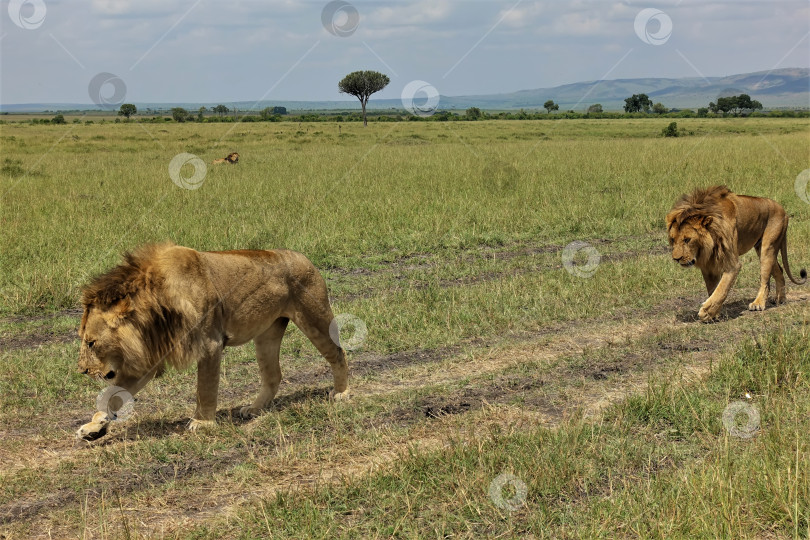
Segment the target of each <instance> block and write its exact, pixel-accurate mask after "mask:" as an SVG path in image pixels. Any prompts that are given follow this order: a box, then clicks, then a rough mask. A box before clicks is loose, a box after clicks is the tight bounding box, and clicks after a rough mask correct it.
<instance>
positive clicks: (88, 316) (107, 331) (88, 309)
mask: <svg viewBox="0 0 810 540" xmlns="http://www.w3.org/2000/svg"><path fill="white" fill-rule="evenodd" d="M122 303H124V301H122V302H119V304H122ZM124 308H125V306H116V307H113V308H110V309H107V310H102V309H100V308H98V307H95V306H85V311H84V316H83V317H82V324H81V327H80V328H79V337H80V338H81V340H82V342H81V345H80V348H79V371H81V372H82V373H84V374H86V375H89V376H90V377H93V378H95V379H98V380H101V381H104V382H105V383H108V384H112V385H117V384H118V383H119V382H120V381H122V380H123V379H125V378H128V377H127V376H128V375H129V374H128V373H126V371H128V370H127V362H126V360H127V357H128V356H129V355H131V354H132V353H133V352H134V351H133V348H134V349H136V350H137V349H140V347H133V345H134V344H136V343H137V342H138V341H139V340H137V339H135V340H133V337H134V329H133V327H132V326H131V324H130V323H129V322H128V321H127V317H126V313H125V312H124Z"/></svg>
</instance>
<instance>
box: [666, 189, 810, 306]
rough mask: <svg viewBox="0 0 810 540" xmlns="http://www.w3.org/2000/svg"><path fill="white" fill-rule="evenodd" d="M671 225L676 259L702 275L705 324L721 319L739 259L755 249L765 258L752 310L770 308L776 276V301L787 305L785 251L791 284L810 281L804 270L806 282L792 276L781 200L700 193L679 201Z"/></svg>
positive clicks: (670, 217) (669, 220)
mask: <svg viewBox="0 0 810 540" xmlns="http://www.w3.org/2000/svg"><path fill="white" fill-rule="evenodd" d="M666 223H667V230H668V234H669V244H670V246H671V247H672V259H673V260H674V261H675V262H676V263H678V264H680V265H681V267H683V268H688V267H690V266H697V267H698V268H699V269H700V271H701V272H702V273H703V279H704V281H705V282H706V290H707V291H708V294H709V298H708V299H707V300H706V301H705V302H703V304H702V305H701V307H700V311H698V317H699V318H700V320H701V321H703V322H709V321H712V320H714V319H716V318H717V317H718V314H719V313H720V307H721V306H722V305H723V302H724V301H725V300H726V297H727V296H728V293H729V291H730V290H731V287H732V285H734V280H735V279H737V274H738V273H739V272H740V269H741V268H742V263H741V262H740V256H741V255H743V254H745V253H747V252H748V251H749V250H750V249H751V248H754V249H755V250H756V252H757V256H758V257H759V260H760V286H759V292H758V293H757V296H756V298H755V299H754V301H753V302H751V304H749V306H748V309H749V310H752V311H762V310H764V309H765V302H766V300H767V299H768V290H769V285H770V279H771V276H773V278H774V280H775V281H776V303H777V304H780V303H783V302H785V300H786V297H785V277H784V275H783V274H782V267H781V266H779V263H778V262H777V253H778V252H780V251H781V252H782V262H783V263H784V265H785V272H786V273H787V275H788V277H789V278H790V280H791V281H792V282H793V283H795V284H797V285H803V284H804V283H806V282H807V272H806V271H805V270H804V269H802V270H801V272H799V275H800V276H801V278H802V280H801V281H798V280H796V279H795V278H794V277H793V274H791V272H790V266H789V265H788V256H787V226H788V217H787V215H786V214H785V210H784V208H782V206H781V205H780V204H779V203H777V202H776V201H773V200H771V199H765V198H762V197H749V196H747V195H737V194H735V193H732V192H731V191H730V190H729V189H728V188H727V187H726V186H712V187H709V188H706V189H696V190H695V191H694V192H693V193H691V194H689V195H682V196H681V198H680V199H678V200H677V201H676V202H675V205H674V206H673V207H672V210H671V211H670V212H669V214H667V217H666Z"/></svg>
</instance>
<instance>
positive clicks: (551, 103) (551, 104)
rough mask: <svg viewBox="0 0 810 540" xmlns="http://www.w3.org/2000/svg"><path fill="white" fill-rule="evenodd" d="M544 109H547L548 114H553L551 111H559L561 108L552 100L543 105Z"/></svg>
mask: <svg viewBox="0 0 810 540" xmlns="http://www.w3.org/2000/svg"><path fill="white" fill-rule="evenodd" d="M543 107H544V108H545V109H546V114H551V111H558V110H560V106H559V105H557V104H556V103H554V100H553V99H550V100H548V101H546V102H545V103H543Z"/></svg>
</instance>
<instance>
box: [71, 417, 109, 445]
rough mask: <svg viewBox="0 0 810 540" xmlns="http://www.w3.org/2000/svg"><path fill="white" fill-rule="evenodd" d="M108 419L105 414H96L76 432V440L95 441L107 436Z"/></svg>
mask: <svg viewBox="0 0 810 540" xmlns="http://www.w3.org/2000/svg"><path fill="white" fill-rule="evenodd" d="M109 424H110V417H109V416H108V415H107V413H105V412H101V411H99V412H97V413H96V414H94V415H93V418H92V419H91V420H90V422H88V423H87V424H84V425H83V426H82V427H80V428H79V429H78V431H76V438H77V439H81V440H83V441H95V440H96V439H100V438H101V437H103V436H104V435H106V434H107V426H108V425H109Z"/></svg>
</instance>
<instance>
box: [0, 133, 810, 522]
mask: <svg viewBox="0 0 810 540" xmlns="http://www.w3.org/2000/svg"><path fill="white" fill-rule="evenodd" d="M668 122H669V119H662V120H660V121H659V120H655V119H639V120H588V121H585V120H582V121H553V122H552V121H548V122H546V121H531V122H529V121H526V122H511V121H497V122H464V123H461V122H454V123H439V122H435V123H371V124H370V125H369V127H368V128H366V129H363V128H362V126H360V125H358V124H343V126H342V129H341V132H340V133H338V129H337V125H336V124H333V123H317V124H306V123H302V124H297V123H291V122H282V123H272V124H270V123H251V124H174V123H167V124H166V125H153V124H145V125H141V124H136V123H120V124H103V125H102V124H92V125H85V124H68V125H62V126H40V125H36V126H34V125H29V124H14V123H9V124H5V125H3V126H2V131H1V133H2V149H3V156H2V159H3V163H2V171H0V192H2V213H1V214H0V223H2V227H0V235H2V237H1V240H0V242H1V243H0V253H2V258H0V266H1V267H2V273H0V280H1V281H0V294H1V298H0V302H1V303H0V310H1V311H2V320H0V332H2V338H0V339H2V347H3V352H2V355H3V356H2V361H3V367H4V370H3V375H2V378H0V430H2V437H1V438H0V461H1V462H0V533H2V534H4V535H6V536H7V537H9V538H18V537H20V538H22V537H31V536H38V535H41V536H47V535H48V534H51V535H52V536H54V537H59V536H66V535H67V536H75V535H78V534H83V535H85V536H87V537H94V538H97V537H120V536H139V535H143V536H158V537H160V536H167V537H175V536H178V537H219V536H225V537H261V536H270V535H276V536H280V537H283V536H300V535H303V534H311V535H314V536H327V535H328V536H335V535H337V536H345V537H352V536H364V537H390V536H396V537H442V536H445V535H456V536H462V537H478V536H482V535H483V536H496V535H499V534H501V535H504V536H507V537H518V536H527V535H534V536H536V537H544V536H547V537H566V536H569V537H580V536H604V537H610V538H613V537H617V536H621V537H650V536H653V537H655V536H657V537H662V538H671V537H701V536H721V537H722V536H727V537H746V536H750V537H761V536H773V537H788V538H789V537H807V536H808V532H809V531H810V508H809V507H808V500H810V497H808V491H809V488H808V482H809V480H808V474H807V467H808V465H810V464H809V463H808V461H807V459H808V458H807V456H808V448H807V446H808V438H807V436H806V434H807V433H808V427H810V425H808V418H810V417H809V416H808V413H809V412H810V398H808V376H807V371H808V364H807V359H808V357H809V356H810V355H808V352H810V351H808V349H807V337H808V331H810V330H808V328H807V325H806V319H807V316H808V309H807V299H808V298H810V289H807V288H804V287H795V286H792V287H789V289H788V299H789V303H788V304H787V305H785V306H781V307H779V308H776V309H774V308H773V307H772V306H769V309H768V310H767V311H765V312H764V313H747V312H745V313H743V312H744V311H745V307H746V306H747V304H748V302H750V301H751V299H752V298H753V296H754V291H755V287H756V284H757V280H758V267H757V261H756V256H755V255H754V254H753V253H752V254H750V255H748V256H746V257H745V258H744V267H743V270H742V272H741V274H740V278H739V279H738V282H737V284H736V286H735V288H734V289H733V292H732V295H731V297H730V298H729V300H728V302H727V307H726V309H725V310H724V312H723V315H724V317H723V319H722V320H721V322H719V323H717V324H712V325H702V324H699V323H697V322H696V321H695V314H696V312H697V309H698V307H699V305H700V302H701V301H702V300H703V299H704V295H705V291H704V290H703V283H702V279H701V277H700V275H699V272H698V271H696V270H692V271H683V270H680V269H678V268H676V267H675V266H674V265H673V264H672V263H671V262H670V260H669V255H668V253H667V249H666V247H665V235H664V231H663V216H664V215H665V214H666V212H667V210H668V209H669V208H670V206H671V205H672V203H673V201H674V200H675V198H676V197H677V196H678V195H679V194H680V193H683V192H684V191H688V190H691V189H692V188H693V187H696V186H705V185H709V184H715V183H725V184H728V185H729V187H731V189H733V190H734V191H737V192H739V193H746V194H751V195H762V196H768V197H771V198H773V199H776V200H777V201H779V202H780V203H781V204H783V205H784V206H785V208H786V210H787V211H788V213H789V215H790V216H791V221H790V231H789V238H788V242H789V250H788V251H789V256H790V260H791V264H792V268H793V271H794V274H797V273H798V269H799V268H801V267H803V266H807V262H808V261H809V260H810V249H808V245H807V242H806V240H805V239H806V238H808V233H810V220H809V219H808V218H810V206H808V205H807V204H805V203H804V202H803V201H802V200H801V199H800V198H799V197H798V196H797V195H796V194H795V193H794V185H793V184H794V179H795V178H796V175H797V174H798V173H799V172H800V171H802V170H804V169H806V168H808V167H809V166H810V156H809V155H808V136H810V122H808V120H807V119H779V120H777V119H748V120H746V119H722V120H708V119H685V120H678V126H679V128H681V129H683V130H684V131H685V133H686V135H687V136H685V137H679V138H676V139H672V138H662V137H660V132H661V129H662V128H663V127H665V126H666V125H667V124H668ZM231 151H238V152H239V154H240V163H239V164H238V165H236V166H217V167H214V166H211V165H210V162H211V161H212V160H213V159H214V158H218V157H223V156H225V155H227V154H228V153H229V152H231ZM181 152H189V153H192V154H195V155H197V156H199V157H200V158H202V159H203V161H205V162H206V163H208V164H209V165H208V167H207V173H206V176H205V178H204V181H203V183H202V185H201V186H200V187H199V189H195V190H186V189H182V188H180V187H178V186H176V185H175V184H174V183H173V182H172V180H171V179H170V177H169V172H168V167H169V163H170V161H171V160H172V158H173V157H174V156H175V155H177V154H178V153H181ZM181 172H182V174H183V175H184V176H190V175H191V173H192V170H191V166H190V165H187V166H186V168H184V169H183V170H182V171H181ZM166 239H170V240H173V241H175V242H177V243H179V244H184V245H189V246H192V247H195V248H197V249H232V248H238V247H241V248H244V247H251V248H273V247H285V248H290V249H295V250H298V251H301V252H303V253H305V254H306V255H308V256H309V257H310V258H311V259H312V260H313V262H314V263H315V264H316V266H318V267H319V268H320V269H321V270H322V272H323V274H324V276H325V277H326V279H327V283H328V285H329V288H330V293H331V296H332V302H333V308H334V310H335V312H336V313H351V314H353V315H355V316H356V317H359V318H360V319H362V320H363V321H364V322H365V324H366V325H367V328H368V336H367V339H366V340H365V341H364V342H363V344H362V347H361V348H360V349H359V350H356V351H353V352H352V353H350V364H351V366H352V370H353V371H352V381H351V385H352V386H353V389H354V398H353V400H352V401H350V402H349V403H346V404H339V405H330V404H329V403H328V402H327V400H326V393H327V390H328V385H329V380H330V378H329V375H328V371H327V369H328V368H327V366H326V365H325V363H324V362H323V360H322V359H320V358H319V357H318V356H317V353H316V352H315V350H314V348H313V347H312V346H311V345H310V344H309V343H308V342H307V341H306V340H305V339H304V338H303V337H302V336H301V334H300V332H298V331H297V330H296V329H294V328H293V327H292V326H291V328H290V330H289V331H288V336H287V338H286V339H285V343H284V347H283V350H282V369H283V370H284V374H285V381H284V382H283V383H282V387H281V390H280V394H279V397H278V398H277V401H278V403H277V404H276V406H275V407H274V408H273V410H271V411H268V412H267V414H265V415H263V416H261V417H260V418H258V419H256V420H253V421H251V422H247V423H244V422H242V421H239V420H237V419H234V418H232V417H231V415H230V412H231V411H232V410H233V409H235V408H237V407H239V406H241V405H244V404H246V403H247V402H248V401H249V400H250V399H252V397H253V395H254V393H255V391H256V390H257V388H258V370H257V368H256V365H255V361H254V360H253V351H252V346H246V347H243V348H240V349H229V350H228V351H227V353H226V358H225V365H224V373H223V381H222V384H221V387H220V408H221V414H220V416H221V419H220V425H219V427H218V428H217V429H216V430H214V431H212V432H208V433H202V434H189V433H186V432H184V431H183V425H184V423H185V421H187V419H188V416H189V414H190V413H191V412H192V410H193V400H194V397H193V392H194V383H195V378H194V376H193V375H192V374H190V373H170V374H168V375H167V376H165V377H164V378H162V379H161V380H157V381H155V382H153V383H152V384H151V385H150V386H149V387H147V388H146V390H144V392H143V393H142V394H141V395H139V401H138V404H137V407H136V414H135V416H134V417H133V418H131V419H129V420H127V421H126V422H124V423H121V424H120V425H116V426H115V427H114V428H113V430H112V433H111V434H110V435H109V436H107V437H106V438H104V439H102V440H101V441H100V442H98V443H94V444H92V445H86V444H84V443H82V444H78V443H74V441H73V439H72V432H73V431H74V430H75V429H76V428H77V427H78V426H79V425H80V424H82V423H84V422H86V421H87V420H88V418H89V415H90V414H91V413H92V411H93V408H94V401H95V396H96V394H97V393H98V392H99V390H100V388H99V387H98V386H97V385H96V384H95V383H93V382H91V381H89V380H86V378H84V377H82V376H80V375H79V374H77V373H76V368H75V364H76V360H77V356H78V341H77V338H76V334H75V331H76V327H77V326H78V315H79V314H78V313H77V312H76V307H77V300H78V295H79V290H80V287H81V285H82V284H84V283H85V282H86V281H87V280H88V279H89V278H90V277H92V276H93V275H95V274H98V273H100V272H102V271H104V270H105V269H107V268H109V267H110V266H112V265H114V264H115V263H117V262H118V260H119V258H120V253H121V252H122V251H125V250H127V249H131V248H132V247H134V246H137V245H139V244H142V243H144V242H151V241H161V240H166ZM573 241H584V242H588V243H590V244H591V245H592V246H593V247H594V248H595V249H596V250H597V251H598V252H599V254H600V256H601V263H600V264H599V266H598V268H596V272H595V273H594V274H593V276H592V277H590V278H582V277H576V276H574V275H571V274H570V273H569V272H567V271H566V269H565V268H564V265H563V261H562V258H561V254H562V250H563V248H564V247H565V246H566V245H568V244H569V243H571V242H573ZM580 259H581V256H580V258H579V259H577V262H582V261H581V260H580ZM347 330H350V329H347ZM746 393H748V394H750V395H751V399H750V400H748V398H746V397H744V396H745V394H746ZM739 399H743V400H746V401H747V402H748V403H750V405H751V406H753V407H756V408H757V410H759V411H760V413H761V426H760V429H759V431H757V432H756V433H755V434H754V435H755V436H754V437H752V438H750V439H740V438H738V437H734V436H731V435H730V434H729V432H728V430H727V429H725V428H724V426H723V423H722V422H721V420H720V417H721V413H722V411H723V410H724V408H725V407H726V405H728V404H729V403H730V402H732V401H735V400H739ZM504 472H505V473H509V474H512V475H514V476H515V477H517V478H519V479H521V480H522V481H523V482H524V483H525V484H526V488H527V491H526V497H525V500H521V501H520V502H521V504H520V505H519V507H518V508H517V509H516V510H514V511H510V510H508V509H504V508H501V507H499V506H498V505H496V504H495V503H494V502H493V501H492V500H491V499H490V497H489V495H488V489H489V484H490V482H491V481H492V480H493V479H494V478H495V477H497V476H498V475H499V474H501V473H504ZM510 489H511V488H510V487H507V488H506V489H505V490H504V497H505V498H507V499H509V498H510V497H511V495H513V494H515V492H514V490H513V491H512V492H510V491H509V490H510Z"/></svg>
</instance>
